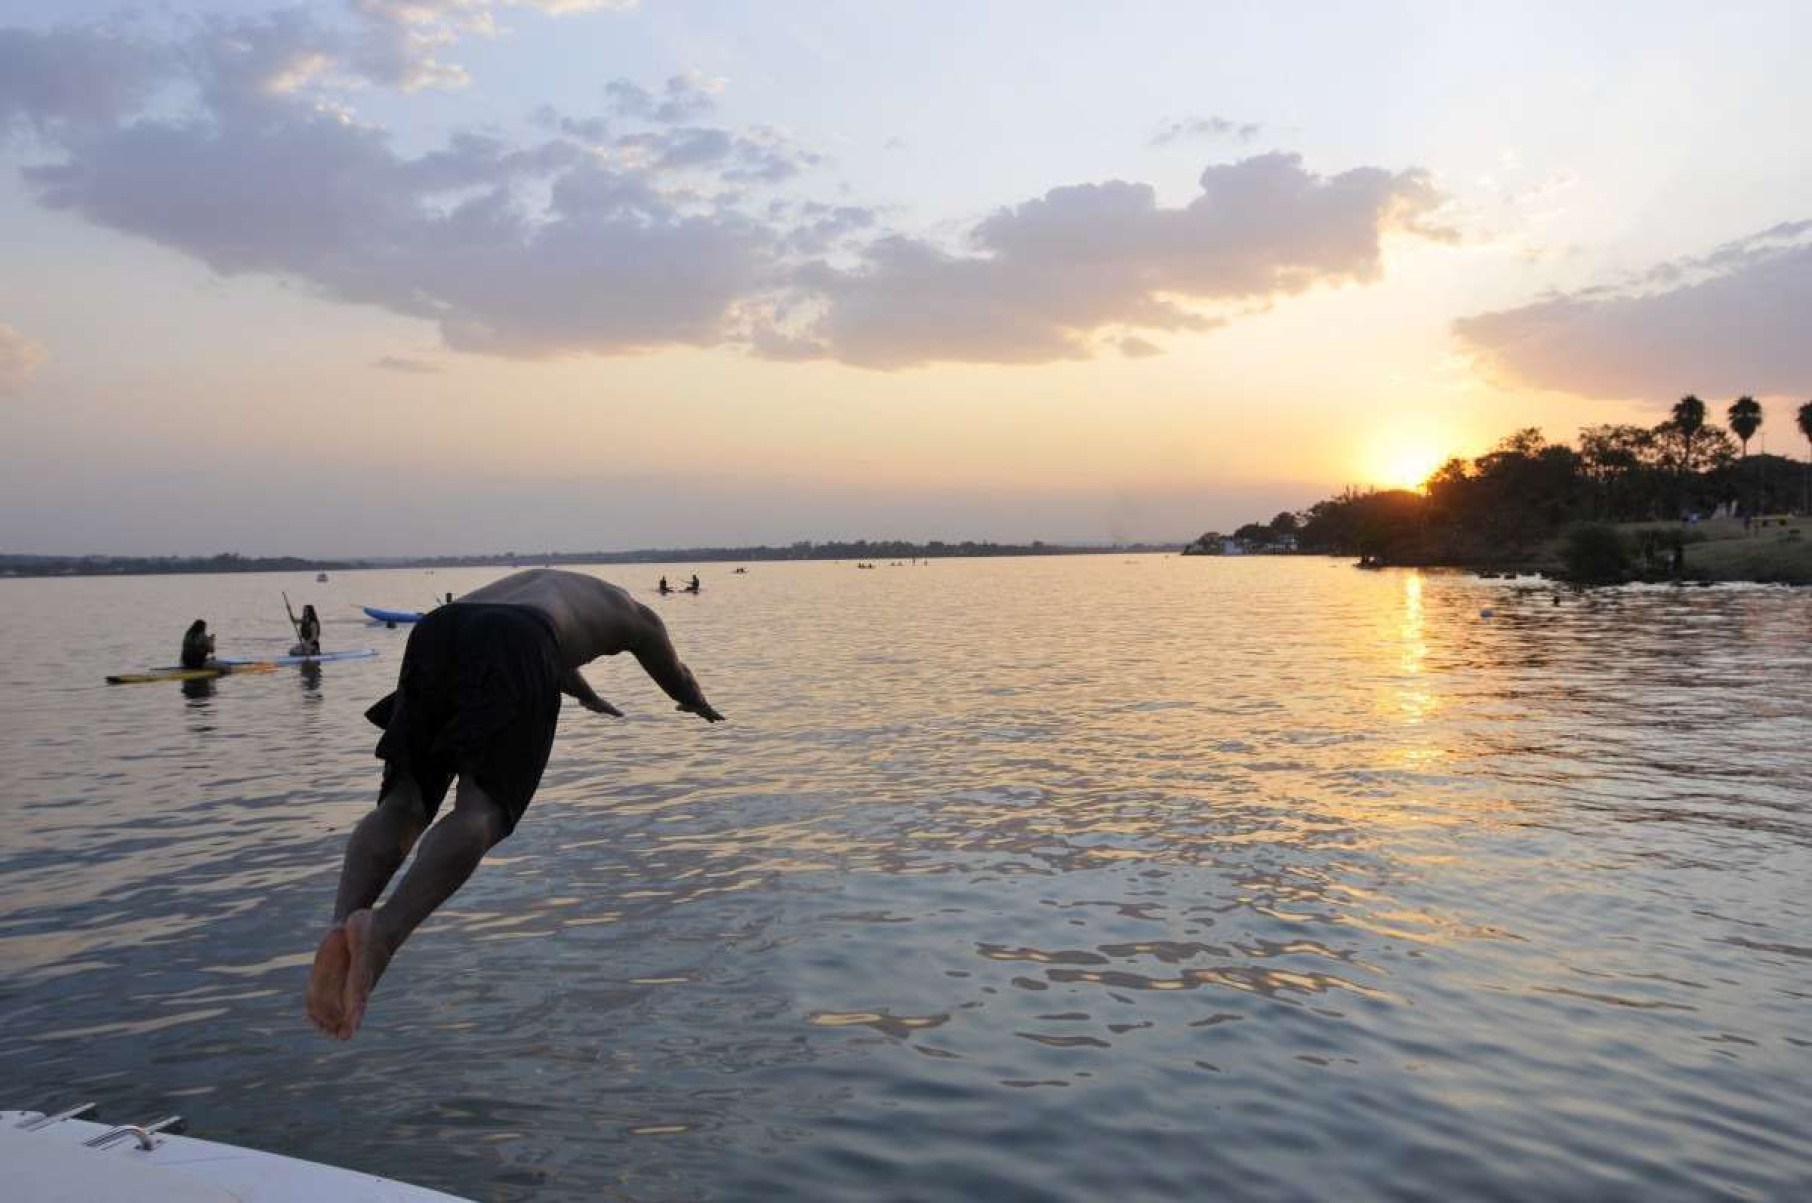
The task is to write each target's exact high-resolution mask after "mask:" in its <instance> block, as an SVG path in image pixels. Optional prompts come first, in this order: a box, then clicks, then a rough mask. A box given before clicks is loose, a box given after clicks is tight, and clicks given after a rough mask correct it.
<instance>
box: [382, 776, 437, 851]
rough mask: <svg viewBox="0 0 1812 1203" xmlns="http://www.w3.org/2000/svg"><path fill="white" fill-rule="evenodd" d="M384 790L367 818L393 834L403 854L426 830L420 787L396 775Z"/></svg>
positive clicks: (424, 810)
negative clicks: (375, 821)
mask: <svg viewBox="0 0 1812 1203" xmlns="http://www.w3.org/2000/svg"><path fill="white" fill-rule="evenodd" d="M384 786H385V788H384V794H383V796H382V797H381V798H379V799H378V804H377V809H376V810H374V811H372V814H371V817H372V818H374V819H376V820H377V821H378V822H380V823H382V824H384V825H385V826H386V827H389V828H392V829H393V830H395V832H396V833H397V836H398V838H399V839H400V840H401V842H402V845H403V851H404V852H407V851H408V850H409V848H410V847H411V846H412V845H414V843H415V841H416V840H417V839H419V838H420V837H421V834H422V832H423V831H426V830H427V828H428V804H427V802H425V801H424V800H423V799H422V791H421V787H420V786H418V785H416V783H415V781H414V780H413V779H412V778H410V777H409V776H408V775H406V774H400V773H399V774H397V775H396V777H395V778H393V779H392V780H389V781H386V782H385V783H384Z"/></svg>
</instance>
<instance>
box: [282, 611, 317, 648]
mask: <svg viewBox="0 0 1812 1203" xmlns="http://www.w3.org/2000/svg"><path fill="white" fill-rule="evenodd" d="M289 654H290V655H292V656H319V655H320V654H321V619H320V616H319V615H317V614H316V613H315V608H314V606H313V605H312V604H310V605H304V606H303V607H302V617H301V618H298V619H297V620H296V646H294V647H292V648H290V649H289Z"/></svg>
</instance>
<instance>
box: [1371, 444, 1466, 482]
mask: <svg viewBox="0 0 1812 1203" xmlns="http://www.w3.org/2000/svg"><path fill="white" fill-rule="evenodd" d="M1447 458H1448V454H1447V453H1444V452H1442V451H1439V450H1437V449H1436V448H1435V447H1434V445H1433V444H1431V443H1424V442H1416V443H1407V442H1401V443H1390V444H1386V445H1382V446H1376V447H1373V448H1372V449H1371V451H1370V454H1368V455H1367V456H1366V457H1365V461H1364V462H1365V465H1366V466H1365V473H1364V478H1365V480H1366V482H1367V483H1368V484H1374V485H1377V486H1378V487H1379V488H1385V489H1420V488H1421V487H1422V483H1423V482H1424V481H1426V480H1427V479H1428V478H1429V477H1430V476H1431V475H1433V474H1434V470H1435V469H1436V468H1439V467H1440V466H1441V465H1442V464H1443V463H1445V462H1446V460H1447Z"/></svg>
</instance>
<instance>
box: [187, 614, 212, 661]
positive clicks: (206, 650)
mask: <svg viewBox="0 0 1812 1203" xmlns="http://www.w3.org/2000/svg"><path fill="white" fill-rule="evenodd" d="M213 660H214V637H213V636H212V635H210V634H208V624H207V623H205V622H203V621H202V620H201V619H199V618H197V619H196V620H195V621H194V622H192V623H190V624H189V629H188V630H186V631H184V632H183V634H182V659H181V661H179V663H180V664H181V665H182V666H183V667H184V668H206V667H208V665H209V664H211V663H212V662H213Z"/></svg>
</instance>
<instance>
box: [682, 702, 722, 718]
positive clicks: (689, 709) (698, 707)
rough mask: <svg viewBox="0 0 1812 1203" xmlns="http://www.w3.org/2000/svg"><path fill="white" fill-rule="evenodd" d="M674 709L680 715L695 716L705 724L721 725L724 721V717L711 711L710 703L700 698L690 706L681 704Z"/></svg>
mask: <svg viewBox="0 0 1812 1203" xmlns="http://www.w3.org/2000/svg"><path fill="white" fill-rule="evenodd" d="M675 709H677V710H679V711H680V712H681V713H682V714H696V715H698V717H700V718H702V719H704V720H705V721H706V722H707V723H721V722H723V721H724V716H723V715H721V714H719V713H717V711H716V710H714V709H712V708H711V703H709V702H707V701H705V699H703V698H700V699H699V700H698V701H697V702H694V703H692V704H691V705H687V704H686V703H684V702H681V703H680V704H679V705H678V706H677V707H675Z"/></svg>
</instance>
